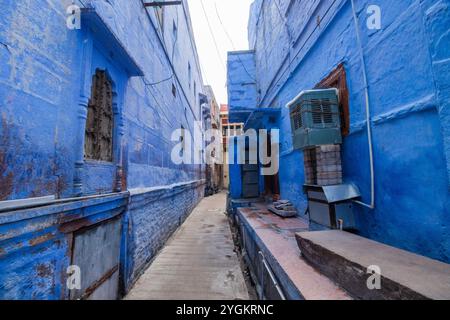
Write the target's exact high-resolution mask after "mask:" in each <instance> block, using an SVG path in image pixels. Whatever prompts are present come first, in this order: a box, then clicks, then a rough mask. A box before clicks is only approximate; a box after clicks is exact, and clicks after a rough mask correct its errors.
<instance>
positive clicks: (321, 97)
mask: <svg viewBox="0 0 450 320" xmlns="http://www.w3.org/2000/svg"><path fill="white" fill-rule="evenodd" d="M287 107H288V108H289V111H290V118H291V126H292V139H293V146H294V149H296V150H298V149H300V150H304V149H309V148H312V147H316V146H321V145H331V144H341V143H342V134H341V120H340V112H339V91H338V90H337V89H321V90H308V91H303V92H301V93H300V94H299V95H298V96H297V97H296V98H295V99H294V100H292V101H291V102H289V103H288V105H287Z"/></svg>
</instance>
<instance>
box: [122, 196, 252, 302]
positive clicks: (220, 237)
mask: <svg viewBox="0 0 450 320" xmlns="http://www.w3.org/2000/svg"><path fill="white" fill-rule="evenodd" d="M225 207H226V194H225V193H220V194H217V195H214V196H212V197H209V198H205V199H203V200H202V202H201V203H200V204H199V205H198V206H197V208H195V210H194V211H193V212H192V214H191V215H190V217H189V218H188V219H187V220H186V222H185V223H184V224H183V225H182V226H181V228H180V229H179V230H178V231H177V232H176V233H175V235H174V236H173V237H172V238H171V240H169V241H168V243H167V245H166V246H165V247H164V249H163V250H162V251H161V253H160V254H159V255H158V256H157V257H156V259H155V261H154V262H153V263H152V265H151V266H150V268H149V269H148V270H147V271H146V272H145V273H144V274H143V275H142V276H141V278H140V279H139V280H138V281H137V283H136V284H135V286H134V288H133V289H132V290H131V291H130V293H129V294H128V296H127V297H126V299H128V300H130V299H131V300H195V299H199V300H236V299H239V300H247V299H249V294H248V290H247V287H246V283H245V280H244V276H243V274H242V271H241V268H240V263H239V259H238V257H237V255H236V253H235V252H234V251H233V250H234V244H233V239H232V235H231V231H230V227H229V223H228V218H227V216H226V215H225V214H224V212H225Z"/></svg>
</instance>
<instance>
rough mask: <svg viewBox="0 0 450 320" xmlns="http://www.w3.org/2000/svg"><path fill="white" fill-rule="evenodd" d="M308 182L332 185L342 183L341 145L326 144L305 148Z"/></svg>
mask: <svg viewBox="0 0 450 320" xmlns="http://www.w3.org/2000/svg"><path fill="white" fill-rule="evenodd" d="M304 155H305V177H306V184H310V185H318V186H331V185H337V184H341V183H342V162H341V146H340V145H325V146H319V147H316V148H314V149H308V150H305V153H304Z"/></svg>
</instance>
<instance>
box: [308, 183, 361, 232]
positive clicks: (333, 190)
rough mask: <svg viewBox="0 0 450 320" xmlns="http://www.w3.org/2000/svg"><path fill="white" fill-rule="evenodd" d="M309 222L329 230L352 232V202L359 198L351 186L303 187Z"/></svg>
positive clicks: (354, 187)
mask: <svg viewBox="0 0 450 320" xmlns="http://www.w3.org/2000/svg"><path fill="white" fill-rule="evenodd" d="M303 189H304V193H305V194H306V195H307V197H308V211H309V219H310V221H311V222H314V223H317V224H319V225H321V226H324V227H326V228H330V229H339V228H340V227H341V224H342V229H344V230H352V229H355V228H356V224H355V218H354V215H353V208H352V200H354V199H358V198H360V197H361V193H360V192H359V189H358V188H357V187H356V186H355V185H353V184H341V185H335V186H315V185H305V186H304V187H303Z"/></svg>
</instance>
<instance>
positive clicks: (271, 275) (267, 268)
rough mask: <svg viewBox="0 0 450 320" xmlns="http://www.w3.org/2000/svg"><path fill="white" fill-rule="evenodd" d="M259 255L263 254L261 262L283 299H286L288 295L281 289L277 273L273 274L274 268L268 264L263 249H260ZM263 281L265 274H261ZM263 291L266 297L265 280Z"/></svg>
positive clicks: (262, 286)
mask: <svg viewBox="0 0 450 320" xmlns="http://www.w3.org/2000/svg"><path fill="white" fill-rule="evenodd" d="M259 255H260V256H261V262H262V263H263V265H264V268H265V269H266V271H267V273H268V274H269V277H270V279H271V280H272V283H273V285H274V286H275V288H276V289H277V291H278V294H279V295H280V298H281V300H286V296H285V295H284V293H283V290H281V287H280V285H279V283H278V281H277V279H276V278H275V275H274V274H273V272H272V269H271V268H270V267H269V265H268V264H267V261H266V257H264V254H263V253H262V251H259ZM261 274H262V270H261ZM261 281H264V277H263V276H261ZM261 292H262V296H263V297H264V283H263V282H262V285H261Z"/></svg>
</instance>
